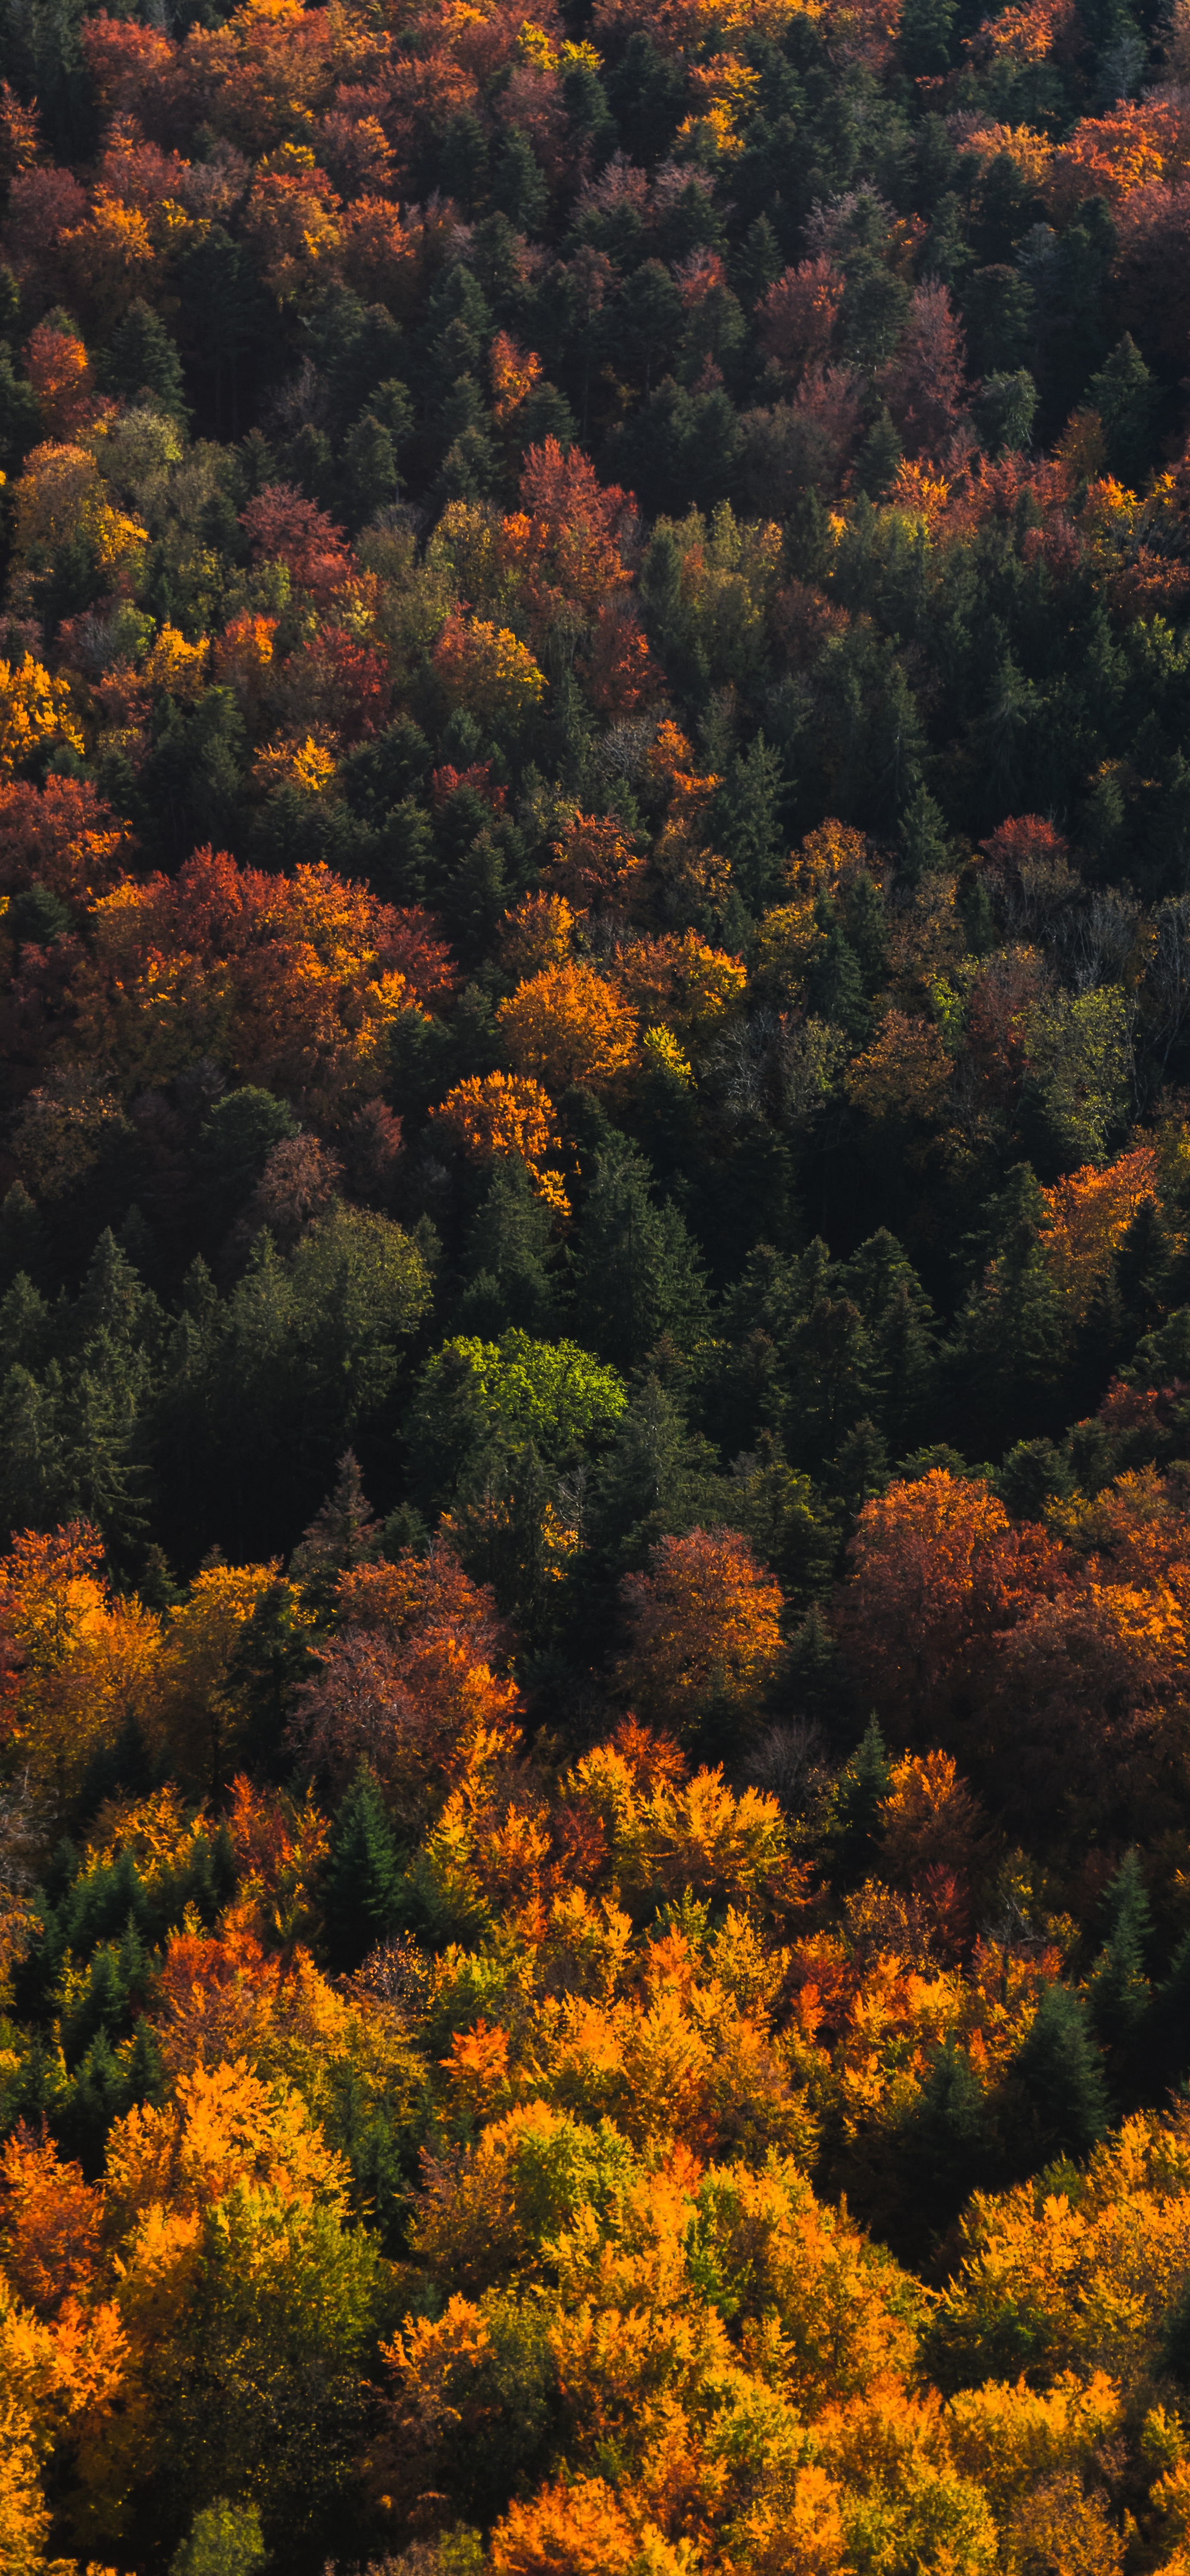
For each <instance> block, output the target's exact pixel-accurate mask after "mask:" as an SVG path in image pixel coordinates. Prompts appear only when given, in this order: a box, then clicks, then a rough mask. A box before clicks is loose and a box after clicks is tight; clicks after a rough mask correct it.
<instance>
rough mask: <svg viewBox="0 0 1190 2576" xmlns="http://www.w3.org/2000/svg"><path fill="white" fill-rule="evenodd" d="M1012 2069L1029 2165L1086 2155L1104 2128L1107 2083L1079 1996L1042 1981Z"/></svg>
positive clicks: (1105, 2123) (1106, 2114)
mask: <svg viewBox="0 0 1190 2576" xmlns="http://www.w3.org/2000/svg"><path fill="white" fill-rule="evenodd" d="M1015 2073H1016V2076H1017V2079H1018V2081H1019V2084H1020V2087H1021V2090H1022V2092H1023V2095H1024V2102H1025V2119H1026V2128H1027V2131H1028V2133H1029V2134H1030V2135H1031V2139H1032V2157H1031V2161H1032V2163H1034V2164H1048V2163H1051V2162H1053V2161H1054V2160H1055V2159H1056V2158H1057V2157H1059V2156H1085V2155H1088V2154H1089V2153H1090V2150H1091V2148H1092V2147H1093V2146H1095V2145H1097V2143H1098V2141H1099V2139H1100V2138H1102V2137H1104V2136H1105V2135H1106V2132H1107V2121H1108V2106H1107V2086H1106V2084H1105V2082H1104V2077H1103V2067H1102V2063H1101V2061H1100V2057H1099V2051H1098V2049H1097V2048H1096V2046H1095V2043H1094V2040H1093V2039H1092V2037H1091V2034H1090V2031H1089V2030H1088V2028H1087V2016H1086V2011H1085V2008H1084V2006H1083V2004H1082V2002H1081V2001H1080V1998H1079V1997H1078V1996H1077V1995H1075V1994H1072V1993H1071V1991H1070V1988H1069V1987H1068V1986H1063V1985H1059V1984H1054V1985H1051V1986H1047V1987H1046V1989H1045V1992H1044V1994H1043V1996H1042V1998H1041V2002H1040V2003H1039V2005H1038V2007H1037V2011H1036V2013H1035V2015H1034V2018H1033V2024H1032V2028H1031V2029H1030V2031H1029V2034H1028V2037H1027V2038H1026V2040H1025V2041H1024V2044H1023V2046H1022V2047H1021V2048H1020V2050H1019V2051H1018V2053H1017V2057H1016V2061H1015Z"/></svg>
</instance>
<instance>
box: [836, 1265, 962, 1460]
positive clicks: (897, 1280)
mask: <svg viewBox="0 0 1190 2576" xmlns="http://www.w3.org/2000/svg"><path fill="white" fill-rule="evenodd" d="M841 1277H842V1280H843V1282H844V1283H845V1285H846V1288H847V1291H848V1294H849V1295H850V1296H851V1297H853V1298H854V1300H855V1303H856V1305H857V1306H858V1308H859V1311H860V1314H861V1315H862V1316H863V1319H864V1327H865V1331H866V1333H867V1340H868V1363H867V1392H868V1400H869V1403H870V1405H871V1409H872V1412H873V1414H874V1415H875V1418H876V1420H877V1421H878V1422H879V1424H880V1426H881V1429H882V1430H883V1431H884V1432H885V1433H886V1435H887V1437H888V1440H889V1442H890V1443H891V1445H892V1447H893V1449H894V1450H896V1449H903V1448H905V1447H907V1446H908V1444H909V1443H910V1442H911V1441H912V1439H913V1438H914V1435H915V1434H917V1435H918V1436H920V1433H921V1428H922V1425H923V1422H924V1420H925V1417H926V1414H927V1412H928V1409H929V1404H930V1398H931V1395H932V1393H933V1389H934V1385H935V1382H936V1379H937V1374H938V1344H937V1337H936V1334H935V1329H934V1310H933V1308H932V1306H931V1304H930V1300H929V1298H928V1297H927V1295H926V1292H925V1289H924V1288H923V1287H922V1284H921V1281H920V1279H919V1278H918V1275H917V1272H916V1270H915V1269H914V1267H913V1264H912V1262H911V1261H910V1260H908V1258H907V1257H906V1255H905V1253H904V1252H903V1251H902V1249H901V1246H900V1244H899V1243H898V1241H897V1238H896V1236H895V1234H890V1233H889V1232H888V1230H887V1228H886V1227H884V1226H882V1227H881V1228H880V1230H879V1232H878V1233H876V1234H873V1235H869V1237H868V1240H867V1242H866V1243H861V1244H860V1246H859V1249H858V1251H857V1252H853V1253H852V1256H851V1259H850V1260H849V1261H847V1262H845V1263H844V1264H843V1266H842V1271H841Z"/></svg>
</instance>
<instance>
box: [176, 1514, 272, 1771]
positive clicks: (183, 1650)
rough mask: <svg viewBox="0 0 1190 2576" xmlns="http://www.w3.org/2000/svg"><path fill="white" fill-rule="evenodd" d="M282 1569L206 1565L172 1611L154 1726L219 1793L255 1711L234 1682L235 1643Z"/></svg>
mask: <svg viewBox="0 0 1190 2576" xmlns="http://www.w3.org/2000/svg"><path fill="white" fill-rule="evenodd" d="M279 1576H280V1567H279V1565H278V1564H276V1563H274V1564H271V1565H214V1566H208V1567H206V1568H205V1569H204V1571H203V1572H202V1573H201V1574H196V1576H195V1578H194V1581H193V1583H192V1584H191V1586H190V1592H189V1595H188V1598H187V1599H186V1600H185V1601H183V1602H181V1603H180V1604H179V1606H178V1608H177V1609H175V1610H171V1611H170V1612H169V1613H168V1618H167V1625H166V1630H165V1637H164V1641H163V1647H162V1653H161V1661H160V1666H159V1671H158V1679H157V1688H156V1690H155V1692H154V1695H153V1704H152V1707H151V1709H150V1710H149V1712H148V1724H149V1728H150V1732H151V1734H152V1735H153V1736H154V1737H155V1738H156V1740H157V1741H158V1742H162V1743H164V1744H165V1745H166V1746H167V1747H168V1750H169V1755H170V1759H171V1761H172V1762H173V1763H175V1764H176V1765H177V1767H178V1769H179V1770H180V1772H181V1773H182V1775H183V1777H184V1778H185V1779H188V1780H190V1781H192V1782H194V1783H195V1784H196V1785H201V1786H202V1787H203V1788H206V1787H208V1786H209V1787H210V1788H211V1789H212V1791H213V1792H214V1793H215V1794H218V1792H219V1791H220V1790H221V1789H222V1788H223V1786H224V1783H225V1780H226V1778H227V1774H228V1771H229V1769H230V1767H231V1765H232V1763H233V1762H234V1760H235V1758H236V1755H237V1750H238V1746H239V1743H240V1739H241V1737H242V1735H243V1732H244V1728H245V1725H246V1724H247V1720H248V1716H249V1703H248V1701H247V1698H246V1696H245V1694H244V1691H243V1690H242V1688H241V1689H237V1687H236V1680H235V1673H234V1665H235V1658H236V1649H237V1647H238V1646H239V1645H240V1643H241V1640H242V1636H243V1632H244V1629H245V1628H246V1626H247V1624H248V1621H249V1620H250V1619H251V1617H252V1614H253V1612H254V1611H255V1610H256V1608H257V1607H258V1605H259V1603H260V1602H261V1601H262V1600H263V1599H264V1596H265V1594H266V1593H268V1592H270V1591H271V1590H272V1589H273V1587H274V1585H276V1584H278V1581H279ZM284 1588H286V1589H289V1587H288V1586H287V1587H284ZM295 1598H296V1596H295Z"/></svg>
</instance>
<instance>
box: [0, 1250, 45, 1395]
mask: <svg viewBox="0 0 1190 2576" xmlns="http://www.w3.org/2000/svg"><path fill="white" fill-rule="evenodd" d="M52 1333H53V1324H52V1321H51V1317H50V1310H49V1307H48V1306H47V1304H46V1301H45V1299H44V1297H43V1296H42V1295H41V1293H40V1291H39V1290H38V1289H36V1288H35V1287H34V1285H33V1282H32V1280H31V1279H30V1277H29V1274H28V1272H27V1271H25V1270H18V1272H17V1275H16V1278H15V1279H14V1280H13V1283H12V1286H11V1288H10V1289H8V1291H7V1293H6V1294H5V1295H4V1296H3V1297H0V1374H3V1375H7V1372H8V1370H9V1369H10V1368H25V1369H38V1368H40V1367H42V1365H43V1364H44V1362H45V1361H46V1360H47V1359H48V1357H49V1352H50V1341H51V1336H52Z"/></svg>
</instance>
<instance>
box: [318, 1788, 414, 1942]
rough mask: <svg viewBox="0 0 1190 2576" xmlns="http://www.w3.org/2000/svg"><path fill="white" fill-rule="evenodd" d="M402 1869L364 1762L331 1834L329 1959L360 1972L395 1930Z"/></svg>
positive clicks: (326, 1910)
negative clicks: (361, 1961)
mask: <svg viewBox="0 0 1190 2576" xmlns="http://www.w3.org/2000/svg"><path fill="white" fill-rule="evenodd" d="M400 1883H401V1867H400V1862H399V1859H398V1856H397V1847H396V1843H395V1841H394V1838H393V1831H392V1827H391V1825H390V1823H389V1820H388V1816H387V1813H386V1811H385V1805H384V1800H383V1798H382V1797H381V1795H380V1791H379V1789H378V1787H377V1785H376V1778H375V1774H374V1773H373V1772H372V1771H371V1770H370V1769H369V1767H368V1765H367V1763H366V1762H361V1763H360V1766H359V1769H358V1770H357V1772H356V1775H355V1778H354V1780H353V1781H352V1783H351V1786H350V1788H349V1789H348V1791H347V1794H346V1796H345V1797H344V1799H343V1801H342V1804H341V1806H340V1807H339V1808H338V1810H337V1812H336V1815H335V1819H334V1822H333V1824H332V1826H331V1830H330V1841H329V1848H328V1852H327V1861H326V1870H325V1874H324V1877H323V1883H322V1914H323V1922H324V1924H325V1927H326V1947H327V1956H328V1958H329V1959H330V1961H331V1963H332V1965H333V1966H334V1967H336V1968H357V1967H358V1966H359V1963H360V1960H361V1959H363V1958H364V1957H366V1955H367V1953H368V1951H369V1950H371V1949H374V1948H375V1946H376V1944H377V1942H378V1941H383V1939H384V1938H385V1935H386V1933H388V1932H390V1931H391V1930H392V1926H393V1921H394V1918H395V1914H396V1907H397V1898H398V1893H399V1889H400Z"/></svg>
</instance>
